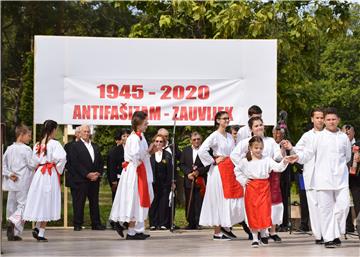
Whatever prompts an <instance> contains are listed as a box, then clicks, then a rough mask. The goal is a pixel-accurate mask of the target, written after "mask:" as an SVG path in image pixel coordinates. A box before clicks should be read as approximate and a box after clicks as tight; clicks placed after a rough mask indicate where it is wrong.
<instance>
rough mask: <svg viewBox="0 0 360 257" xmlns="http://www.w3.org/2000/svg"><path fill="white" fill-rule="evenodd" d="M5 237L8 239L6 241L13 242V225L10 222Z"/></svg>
mask: <svg viewBox="0 0 360 257" xmlns="http://www.w3.org/2000/svg"><path fill="white" fill-rule="evenodd" d="M6 236H7V238H8V241H14V223H12V222H10V221H9V224H8V227H7V229H6Z"/></svg>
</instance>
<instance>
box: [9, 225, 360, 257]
mask: <svg viewBox="0 0 360 257" xmlns="http://www.w3.org/2000/svg"><path fill="white" fill-rule="evenodd" d="M235 233H236V234H237V235H238V236H239V239H237V240H233V241H226V242H218V241H212V240H211V237H212V231H211V230H200V231H184V230H179V231H176V232H175V233H170V232H169V231H154V232H151V233H150V234H151V237H150V239H148V240H146V241H126V240H123V239H120V238H119V237H118V236H117V234H116V233H115V232H114V231H113V230H106V231H91V230H83V231H80V232H74V231H72V230H61V229H57V230H50V229H49V230H47V231H46V237H47V238H48V239H49V242H48V243H38V242H36V241H35V240H34V239H33V238H32V237H31V231H30V230H27V231H25V232H24V234H23V239H24V240H23V241H22V242H8V241H6V240H5V241H3V254H4V256H47V257H53V256H156V257H158V256H207V257H208V256H216V257H223V256H277V257H278V256H280V257H281V256H357V257H358V256H360V240H359V239H358V238H357V237H355V236H350V237H349V238H348V240H343V245H342V247H340V248H337V249H325V248H324V247H323V246H320V245H315V244H314V240H313V238H312V236H309V235H303V234H302V235H300V234H292V235H290V234H289V233H280V236H281V237H282V239H283V242H282V243H280V244H275V243H272V242H271V243H270V244H269V245H268V246H266V247H260V248H258V249H253V248H251V247H250V241H248V240H246V239H245V238H246V237H245V233H244V232H243V231H242V230H235ZM3 239H6V238H5V232H4V231H3Z"/></svg>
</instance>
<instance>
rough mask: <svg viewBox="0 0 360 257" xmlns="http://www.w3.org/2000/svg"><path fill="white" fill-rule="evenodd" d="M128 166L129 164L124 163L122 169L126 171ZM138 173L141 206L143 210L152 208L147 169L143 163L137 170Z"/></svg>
mask: <svg viewBox="0 0 360 257" xmlns="http://www.w3.org/2000/svg"><path fill="white" fill-rule="evenodd" d="M128 165H129V163H128V162H123V163H122V167H123V169H125V171H126V167H127V166H128ZM136 173H137V176H138V192H139V198H140V206H141V207H143V208H150V194H149V185H148V182H147V175H146V169H145V165H144V163H143V162H142V163H141V164H140V165H139V166H138V167H137V168H136Z"/></svg>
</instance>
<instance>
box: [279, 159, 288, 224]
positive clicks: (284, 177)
mask: <svg viewBox="0 0 360 257" xmlns="http://www.w3.org/2000/svg"><path fill="white" fill-rule="evenodd" d="M290 172H291V168H290V166H288V167H287V168H286V170H284V172H283V173H281V178H280V188H281V196H282V202H283V205H284V213H283V223H282V224H281V226H283V227H287V225H288V224H289V195H290V175H291V174H290Z"/></svg>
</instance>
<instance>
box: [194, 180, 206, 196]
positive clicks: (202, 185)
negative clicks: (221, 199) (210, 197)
mask: <svg viewBox="0 0 360 257" xmlns="http://www.w3.org/2000/svg"><path fill="white" fill-rule="evenodd" d="M195 183H196V185H197V186H198V187H199V188H200V195H201V197H202V198H204V195H205V190H206V185H205V179H204V178H203V177H197V178H196V180H195Z"/></svg>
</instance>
